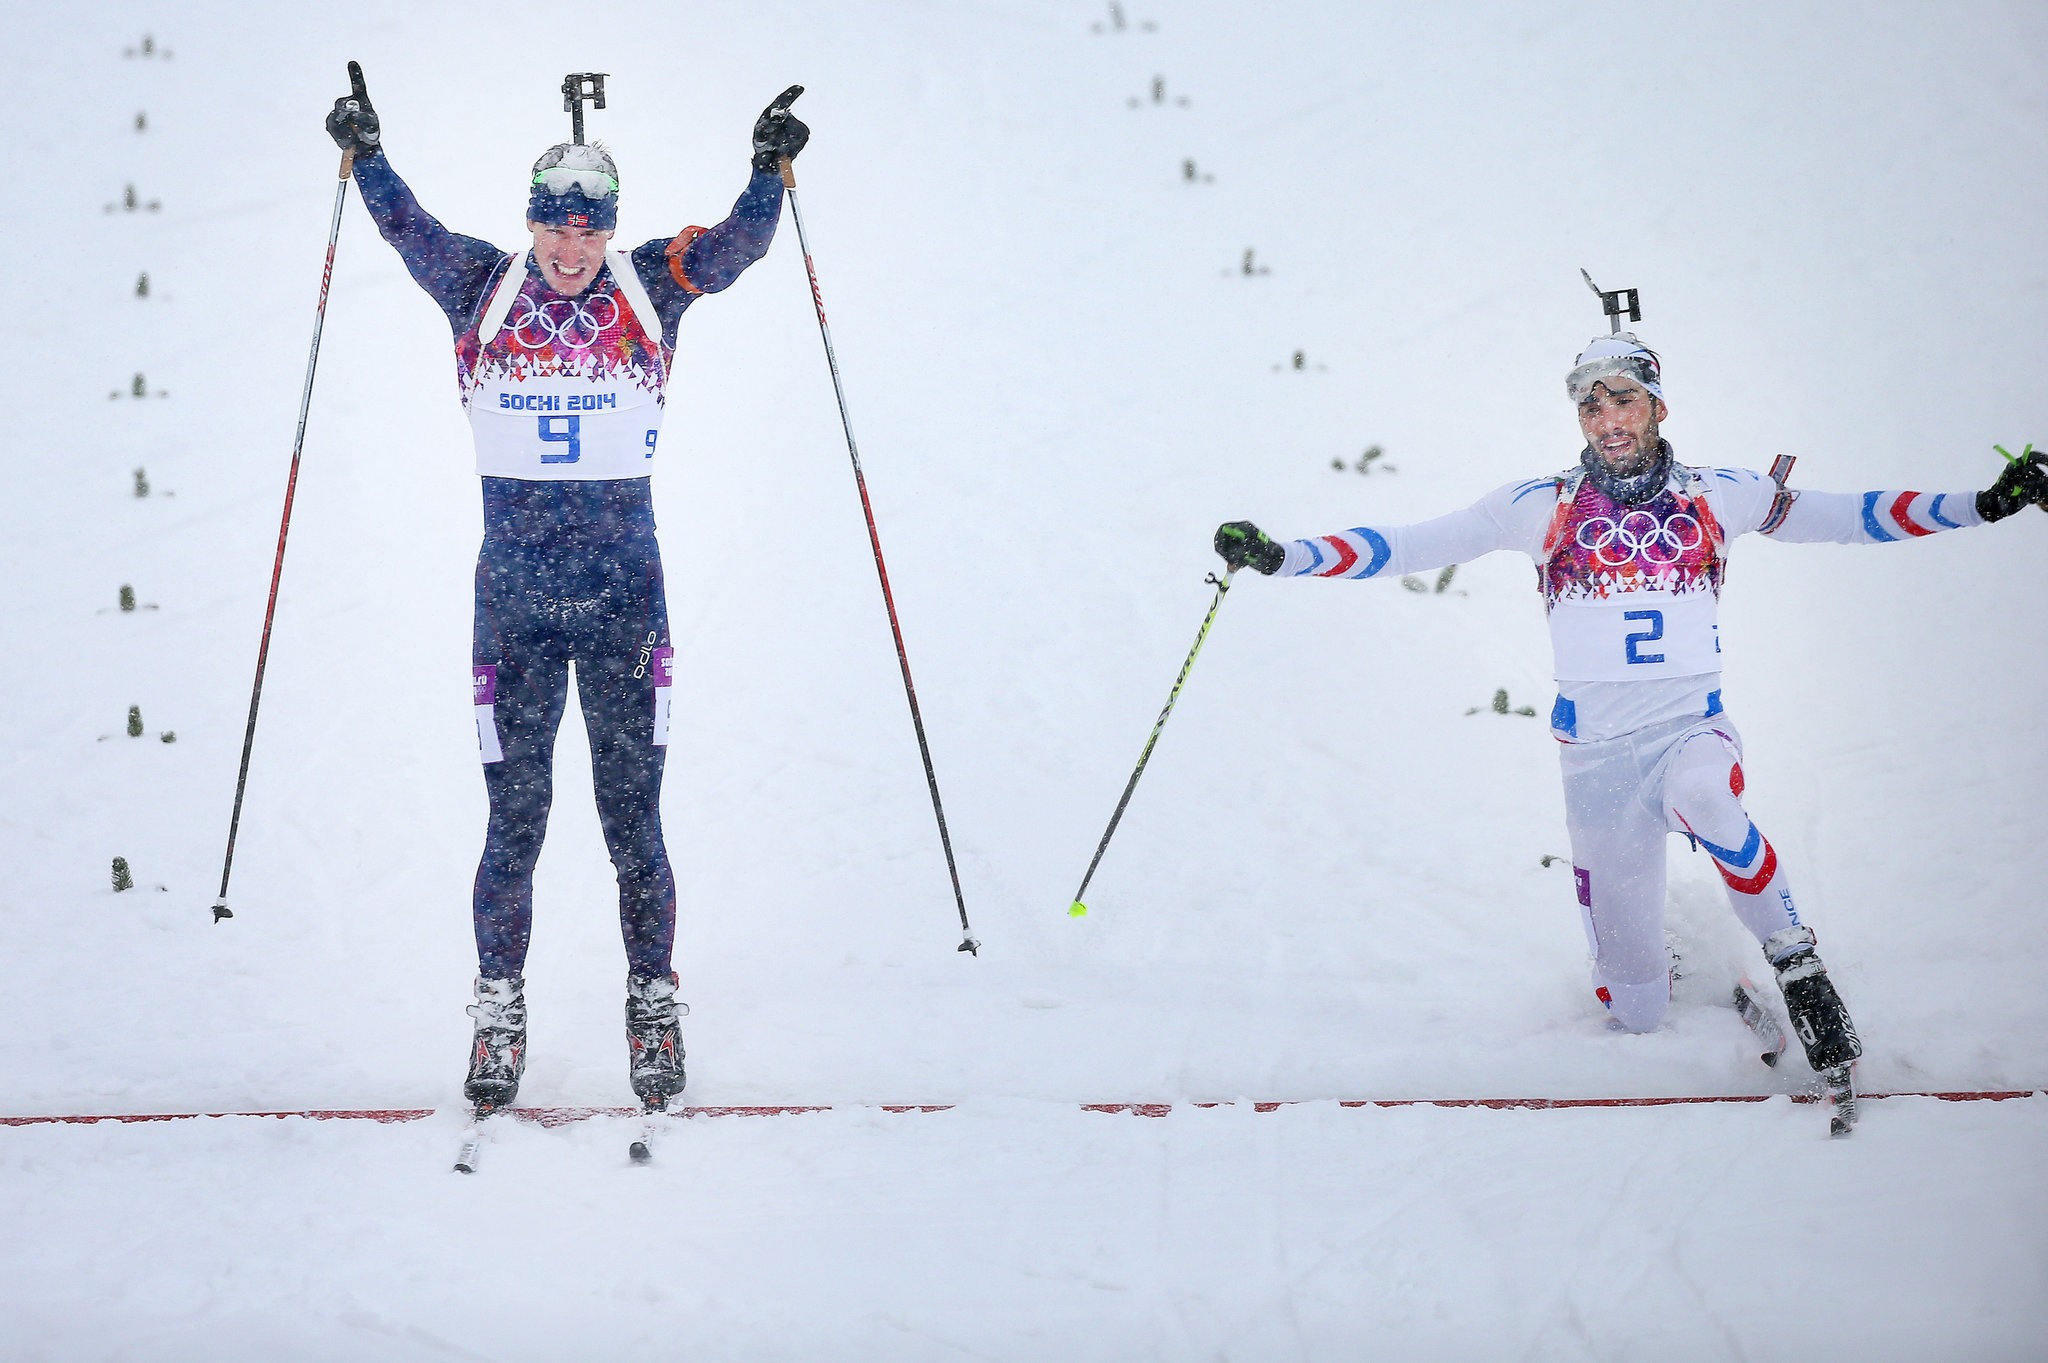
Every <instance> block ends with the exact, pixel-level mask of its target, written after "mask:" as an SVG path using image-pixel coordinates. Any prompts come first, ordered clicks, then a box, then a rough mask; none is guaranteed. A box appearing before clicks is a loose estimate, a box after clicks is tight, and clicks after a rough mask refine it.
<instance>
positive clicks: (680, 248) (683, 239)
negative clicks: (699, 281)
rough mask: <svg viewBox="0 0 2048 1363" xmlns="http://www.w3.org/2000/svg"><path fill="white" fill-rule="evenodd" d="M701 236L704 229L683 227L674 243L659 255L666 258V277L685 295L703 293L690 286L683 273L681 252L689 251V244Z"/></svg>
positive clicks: (663, 249) (687, 277) (686, 276)
mask: <svg viewBox="0 0 2048 1363" xmlns="http://www.w3.org/2000/svg"><path fill="white" fill-rule="evenodd" d="M703 235H704V229H703V228H701V227H685V228H684V229H683V230H682V231H680V232H678V233H676V239H675V240H674V241H672V242H670V243H669V244H668V245H667V246H666V247H664V248H662V252H661V253H662V254H663V255H665V256H667V257H668V277H669V278H670V279H673V280H674V281H675V282H676V283H678V284H680V285H682V287H683V291H684V292H685V293H702V292H704V290H702V289H700V288H698V287H697V286H696V285H695V284H692V283H691V282H690V277H689V276H688V275H686V274H684V273H683V252H685V251H687V250H689V249H690V243H691V242H693V241H695V240H696V239H697V238H699V237H701V236H703Z"/></svg>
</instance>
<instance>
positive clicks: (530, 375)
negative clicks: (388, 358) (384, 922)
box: [327, 87, 810, 1111]
mask: <svg viewBox="0 0 2048 1363" xmlns="http://www.w3.org/2000/svg"><path fill="white" fill-rule="evenodd" d="M359 89H360V87H359ZM796 93H800V92H799V91H795V90H792V91H791V92H790V94H789V95H785V96H784V98H783V100H781V101H778V102H777V103H776V104H774V105H771V106H770V107H769V108H768V109H767V110H766V111H764V112H763V113H762V115H761V117H760V119H759V120H758V121H757V122H756V123H755V125H754V138H753V144H754V155H753V175H752V177H751V179H750V180H749V181H748V184H747V187H746V189H745V190H744V191H742V192H741V194H740V197H739V201H738V202H737V203H735V204H734V205H733V211H732V214H731V216H729V217H728V218H726V220H725V221H724V222H722V223H720V224H718V226H716V227H712V228H709V229H706V228H702V227H686V228H684V229H683V230H682V231H681V232H680V233H678V234H677V235H676V236H674V237H672V238H671V237H657V238H655V239H654V240H652V241H649V242H647V243H645V244H643V245H641V246H639V247H637V248H635V249H634V250H633V251H632V252H630V253H620V252H612V251H609V250H608V249H607V247H608V246H609V244H610V242H611V238H612V232H613V229H614V228H615V226H616V224H617V221H618V195H619V179H618V168H617V167H616V166H615V165H613V163H612V159H611V157H610V156H609V155H608V154H607V153H606V152H605V151H604V150H603V149H602V148H601V147H599V146H595V145H585V144H583V143H581V142H577V143H562V144H559V145H557V146H554V147H550V148H549V149H548V150H547V151H546V152H545V153H544V154H543V155H542V156H541V158H540V159H539V160H538V161H537V162H535V164H534V167H533V180H532V183H531V186H530V193H529V198H528V202H527V211H526V217H527V223H526V226H527V229H528V231H529V232H530V233H531V235H532V238H533V241H532V248H531V249H530V250H521V251H519V252H516V253H513V252H506V251H501V250H499V249H498V248H497V247H496V246H493V245H491V244H490V243H489V242H486V241H479V240H477V239H476V238H474V237H465V236H462V235H459V234H458V233H454V232H450V231H449V230H448V229H447V228H445V227H443V226H442V225H441V224H440V223H439V222H437V221H436V220H435V219H434V218H433V217H432V216H431V215H430V214H428V213H427V212H426V211H425V210H424V209H422V208H421V207H420V206H419V203H418V201H417V200H415V199H414V198H413V195H412V191H411V190H410V189H408V188H407V187H406V185H405V182H404V181H402V180H400V179H399V178H398V174H397V172H396V171H394V170H393V169H392V168H391V164H390V161H389V159H388V158H387V157H386V156H385V155H384V150H383V138H382V130H381V128H380V127H379V124H378V120H377V115H376V113H375V112H374V111H373V110H372V109H371V108H370V105H369V101H368V99H367V98H364V97H360V96H357V97H350V96H344V97H342V98H341V99H337V100H336V101H335V102H334V109H333V111H332V112H331V113H330V114H329V115H328V117H327V128H328V131H329V132H330V133H331V134H332V135H333V137H334V140H335V142H336V143H337V144H339V145H340V146H341V147H342V149H343V150H345V151H353V152H354V154H355V181H356V185H357V187H358V188H359V189H360V190H361V191H362V195H363V203H364V205H365V206H366V207H367V208H368V209H369V211H370V215H371V217H373V218H374V219H375V220H376V223H377V229H378V231H379V232H381V233H382V234H383V236H384V239H385V240H386V241H388V242H390V243H391V245H392V246H393V247H394V248H396V249H397V251H398V253H399V255H400V257H401V258H403V260H404V261H405V265H406V269H407V270H409V271H410V272H411V273H412V277H413V279H414V280H415V281H417V282H418V283H419V285H420V287H421V288H423V289H425V290H426V291H427V292H428V293H429V294H430V295H432V297H433V299H434V301H435V302H436V303H438V304H440V305H441V309H442V311H443V312H444V313H445V314H446V315H447V317H448V323H449V326H450V328H451V329H452V330H453V332H454V337H455V367H456V376H457V380H458V383H459V385H460V390H461V395H462V402H463V405H464V407H465V408H466V409H467V410H468V414H469V421H470V428H471V431H472V433H473V435H474V437H475V441H476V469H477V473H478V474H479V475H480V476H481V477H482V480H483V502H484V538H483V544H482V547H481V548H480V549H479V551H478V554H477V567H476V619H475V629H474V662H475V680H474V695H473V697H472V703H473V705H474V708H475V717H476V726H477V743H478V749H479V755H480V756H481V758H482V761H483V770H484V785H485V789H486V790H487V792H488V794H489V797H490V822H489V825H488V827H487V829H486V832H485V837H484V852H483V857H482V859H481V861H480V862H479V864H478V866H477V874H476V887H475V892H474V897H473V903H472V917H473V920H474V924H475V929H476V944H477V960H478V966H479V969H478V977H477V981H476V1002H475V1003H474V1004H472V1005H471V1006H470V1008H469V1012H470V1015H471V1016H472V1017H474V1018H475V1019H476V1027H475V1035H474V1038H473V1042H472V1045H471V1048H470V1062H469V1074H468V1078H467V1080H466V1081H465V1083H464V1086H463V1091H464V1094H465V1095H466V1096H467V1097H468V1098H469V1099H470V1100H471V1101H472V1102H473V1103H475V1104H476V1105H477V1107H478V1109H479V1110H481V1111H488V1110H490V1109H493V1108H497V1107H501V1106H503V1105H505V1104H507V1103H510V1102H511V1101H512V1099H513V1096H514V1095H515V1094H516V1093H517V1092H518V1089H519V1080H520V1076H521V1074H522V1073H523V1072H524V1070H525V1066H526V998H525V992H524V990H525V975H524V972H525V964H526V952H527V943H528V939H529V937H530V934H531V931H532V924H533V868H534V863H535V861H536V860H537V859H538V857H539V856H540V847H541V839H542V837H543V836H544V835H545V834H546V831H547V818H548V809H549V805H550V803H551V801H552V799H553V764H554V742H555V730H556V728H557V726H558V725H559V724H560V723H561V719H562V710H563V706H564V705H565V703H566V700H567V695H568V683H569V668H570V667H571V665H573V666H574V667H575V669H576V690H577V696H578V699H579V701H580V702H581V706H582V710H583V719H584V727H585V728H586V729H587V730H588V732H589V735H590V759H591V768H592V773H593V776H594V778H595V786H596V794H597V808H598V816H599V818H600V820H601V822H602V824H603V827H604V836H605V843H606V846H607V848H608V849H609V851H610V853H611V859H612V866H613V868H614V869H615V870H616V871H617V873H618V882H619V926H620V930H621V933H622V934H623V936H624V939H625V946H626V973H627V978H626V1037H627V1049H628V1055H629V1062H630V1074H631V1078H632V1084H633V1090H634V1092H635V1093H637V1094H638V1095H639V1096H640V1098H641V1100H642V1101H643V1102H644V1103H646V1104H648V1105H649V1106H650V1107H652V1106H659V1105H661V1104H664V1103H666V1102H667V1100H668V1099H669V1098H670V1097H672V1096H673V1095H675V1094H676V1093H678V1092H680V1091H681V1089H682V1087H683V1080H684V1070H683V1045H682V1038H681V1035H680V1033H679V1031H678V1028H677V1015H678V1013H679V1012H682V1011H687V1009H685V1008H683V1007H682V1006H681V1005H680V1004H679V1003H678V1002H677V1000H676V976H675V973H674V971H673V969H672V968H671V961H670V957H671V954H672V951H673V947H674V942H675V925H676V890H675V876H674V873H673V872H672V871H671V869H670V866H669V860H668V853H667V850H666V849H665V847H664V845H663V842H662V834H661V809H660V799H661V773H662V765H663V764H662V758H663V755H664V754H665V752H666V751H667V748H666V744H667V743H668V727H669V713H668V698H669V681H670V663H671V659H672V657H673V650H672V647H671V644H670V640H669V632H668V607H667V602H666V599H665V597H664V594H663V588H662V573H661V551H660V549H659V547H658V546H657V545H656V543H655V537H654V511H653V502H652V499H651V495H650V483H651V473H652V470H653V468H654V456H655V447H656V444H657V442H658V440H659V437H660V433H661V415H662V399H663V389H664V387H665V385H666V383H667V381H668V371H669V365H670V363H671V361H672V360H673V358H674V354H675V337H676V328H677V325H678V323H679V322H680V321H681V319H682V315H683V312H684V310H685V309H687V308H688V307H689V306H690V305H691V304H692V303H693V302H695V301H696V300H697V299H698V298H699V297H701V296H703V295H704V294H707V293H716V292H718V291H720V290H722V289H724V288H726V287H727V286H729V285H730V284H731V283H732V282H733V281H734V280H735V279H737V278H738V277H739V275H740V273H741V271H743V270H745V269H746V268H747V267H748V266H749V265H751V264H753V263H754V262H755V261H756V260H759V259H760V258H761V257H762V256H763V255H764V254H766V252H767V250H768V245H769V243H770V242H771V241H772V240H773V239H774V236H775V224H776V221H777V219H778V218H779V217H780V215H781V212H782V179H781V176H780V175H779V174H778V169H779V166H780V162H781V160H782V158H784V157H793V156H795V155H796V154H797V153H798V152H800V151H802V150H803V147H804V143H805V142H806V140H807V139H808V138H809V136H810V132H809V129H808V128H806V127H805V126H804V125H803V123H801V122H799V121H798V120H797V119H796V118H795V117H794V116H793V115H791V114H790V112H789V109H788V106H787V100H788V99H789V98H791V97H793V96H794V94H796Z"/></svg>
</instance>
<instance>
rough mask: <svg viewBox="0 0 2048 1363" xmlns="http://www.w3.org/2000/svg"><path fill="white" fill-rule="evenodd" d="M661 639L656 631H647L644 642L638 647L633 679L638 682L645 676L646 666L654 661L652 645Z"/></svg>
mask: <svg viewBox="0 0 2048 1363" xmlns="http://www.w3.org/2000/svg"><path fill="white" fill-rule="evenodd" d="M660 638H661V634H660V632H659V631H658V630H649V631H648V632H647V638H646V640H645V642H643V643H642V644H641V645H640V658H639V661H637V662H635V663H634V664H633V679H634V680H635V681H638V680H639V679H640V678H642V677H644V676H646V675H647V664H648V663H650V662H652V661H653V660H654V645H655V643H656V641H658V640H659V639H660Z"/></svg>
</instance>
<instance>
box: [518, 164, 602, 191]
mask: <svg viewBox="0 0 2048 1363" xmlns="http://www.w3.org/2000/svg"><path fill="white" fill-rule="evenodd" d="M533 183H534V185H535V187H536V188H539V189H544V190H546V191H547V192H548V193H550V194H567V193H568V192H569V191H570V190H572V189H575V190H581V191H582V192H583V197H584V198H586V199H608V198H610V197H611V196H612V195H614V194H616V193H618V192H619V182H618V181H617V180H615V179H613V178H612V177H611V176H609V175H607V174H605V173H604V172H603V171H601V170H577V169H574V168H573V167H570V166H549V167H548V168H547V169H546V170H544V171H541V172H540V173H539V174H537V175H535V176H534V177H533Z"/></svg>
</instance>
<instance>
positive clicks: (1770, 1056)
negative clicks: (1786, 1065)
mask: <svg viewBox="0 0 2048 1363" xmlns="http://www.w3.org/2000/svg"><path fill="white" fill-rule="evenodd" d="M1783 1054H1785V1053H1784V1052H1783V1051H1765V1052H1764V1053H1763V1054H1762V1055H1760V1056H1758V1057H1757V1059H1759V1060H1761V1061H1763V1062H1764V1063H1765V1064H1766V1065H1769V1066H1770V1067H1771V1068H1772V1069H1776V1068H1778V1057H1779V1056H1781V1055H1783Z"/></svg>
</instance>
